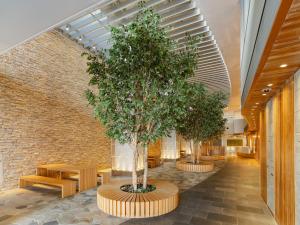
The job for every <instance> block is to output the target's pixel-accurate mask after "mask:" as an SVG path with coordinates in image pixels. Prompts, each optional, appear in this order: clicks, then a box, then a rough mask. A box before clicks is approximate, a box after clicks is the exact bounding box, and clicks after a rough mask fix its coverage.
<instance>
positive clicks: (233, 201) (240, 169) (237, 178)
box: [122, 158, 276, 225]
mask: <svg viewBox="0 0 300 225" xmlns="http://www.w3.org/2000/svg"><path fill="white" fill-rule="evenodd" d="M131 224H138V225H146V224H147V225H151V224H153V225H154V224H155V225H187V224H191V225H275V224H276V222H275V221H274V219H273V217H272V216H271V214H270V212H269V210H268V208H267V206H266V205H265V203H264V202H263V200H262V198H261V197H260V194H259V167H258V165H257V163H256V161H255V160H251V159H237V158H234V159H229V160H228V161H227V163H226V165H225V166H224V167H223V168H222V169H221V170H220V171H219V172H217V173H215V174H214V175H212V176H210V177H209V178H208V179H206V180H205V181H203V182H202V183H199V184H197V185H195V186H193V187H192V188H189V189H188V190H186V191H184V192H183V193H181V195H180V205H179V207H178V208H177V209H176V210H175V211H173V212H171V213H169V214H167V215H164V216H160V217H156V218H151V219H147V220H146V219H131V220H128V221H126V222H124V223H122V225H131Z"/></svg>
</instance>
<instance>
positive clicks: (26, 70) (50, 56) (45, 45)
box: [0, 30, 111, 190]
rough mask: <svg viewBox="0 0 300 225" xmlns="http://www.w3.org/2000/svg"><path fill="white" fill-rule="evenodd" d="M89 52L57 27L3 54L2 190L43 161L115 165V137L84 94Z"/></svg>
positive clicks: (0, 74) (0, 103)
mask: <svg viewBox="0 0 300 225" xmlns="http://www.w3.org/2000/svg"><path fill="white" fill-rule="evenodd" d="M83 51H84V49H83V48H82V47H81V46H79V45H78V44H77V43H75V42H73V41H72V40H70V39H69V38H67V37H65V36H64V35H62V34H60V33H59V32H58V31H55V30H54V31H51V32H47V33H44V34H42V35H40V36H39V37H37V38H35V39H34V40H31V41H29V42H27V43H25V44H22V45H20V46H18V47H16V48H14V49H12V50H11V51H9V52H7V53H5V54H3V55H0V155H2V157H3V182H2V184H1V183H0V190H6V189H11V188H14V187H17V183H18V178H19V176H20V175H26V174H33V173H34V172H35V167H36V166H37V165H39V164H42V163H52V162H53V163H54V162H55V163H59V162H69V163H77V162H88V163H97V164H101V163H111V141H110V140H109V139H108V138H107V137H105V130H104V128H103V127H102V126H101V125H100V124H99V123H98V121H96V120H95V119H94V118H93V116H92V109H91V108H90V107H88V106H87V100H86V99H85V97H84V90H85V89H86V88H87V83H88V75H87V74H86V72H85V71H86V60H85V59H84V58H82V57H81V53H82V52H83ZM0 172H1V171H0ZM0 177H1V175H0Z"/></svg>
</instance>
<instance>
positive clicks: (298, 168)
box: [294, 70, 300, 225]
mask: <svg viewBox="0 0 300 225" xmlns="http://www.w3.org/2000/svg"><path fill="white" fill-rule="evenodd" d="M294 89H295V93H294V94H295V95H294V96H295V98H294V106H295V108H294V113H295V114H294V115H295V118H294V119H295V148H294V149H295V162H294V163H295V196H296V199H295V203H296V209H295V212H296V219H295V225H300V215H299V214H300V70H298V71H297V73H296V74H295V88H294Z"/></svg>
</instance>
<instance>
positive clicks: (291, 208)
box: [259, 80, 295, 225]
mask: <svg viewBox="0 0 300 225" xmlns="http://www.w3.org/2000/svg"><path fill="white" fill-rule="evenodd" d="M272 116H273V123H274V151H275V152H274V154H275V218H276V220H277V222H278V224H279V225H294V224H295V186H294V184H295V178H294V81H293V80H290V81H289V82H288V83H286V84H285V85H284V86H283V87H282V89H281V90H280V92H278V93H277V94H276V95H275V96H274V98H273V115H272ZM266 127H267V126H266V115H265V110H263V111H261V113H260V127H259V155H260V165H261V195H262V197H263V199H264V200H265V201H266V202H267V185H268V183H267V168H266V166H267V164H266V161H267V160H268V159H267V157H268V155H267V153H266V133H267V132H266V130H265V129H266Z"/></svg>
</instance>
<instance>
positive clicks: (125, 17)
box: [60, 0, 230, 94]
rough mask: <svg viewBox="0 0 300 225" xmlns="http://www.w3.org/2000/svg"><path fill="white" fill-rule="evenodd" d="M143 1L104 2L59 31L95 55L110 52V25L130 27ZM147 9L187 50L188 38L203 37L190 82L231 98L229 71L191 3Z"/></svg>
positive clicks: (172, 0) (154, 0)
mask: <svg viewBox="0 0 300 225" xmlns="http://www.w3.org/2000/svg"><path fill="white" fill-rule="evenodd" d="M139 2H140V0H116V1H104V2H103V3H102V4H100V5H98V6H97V8H95V9H93V10H91V11H90V12H87V13H85V14H84V15H81V16H80V17H78V18H77V19H75V20H72V21H69V22H68V23H66V24H64V25H63V26H61V27H60V29H61V30H62V32H64V33H65V34H67V35H69V36H70V37H71V38H72V39H74V40H76V41H77V42H78V43H80V44H82V45H83V46H84V47H85V48H89V49H91V50H92V51H93V50H97V49H102V48H109V47H110V43H109V39H110V31H109V29H108V26H109V25H113V26H116V25H121V24H127V23H129V22H130V21H132V20H133V19H134V18H135V16H136V15H137V13H138V11H139V7H138V3H139ZM146 7H152V8H153V9H154V11H155V12H157V13H159V14H160V15H161V18H162V23H161V26H162V27H165V28H166V29H167V31H168V35H169V37H170V38H171V39H173V40H175V41H176V42H177V43H178V49H180V48H184V46H185V36H186V34H189V35H191V36H194V35H197V34H202V35H203V41H202V42H201V43H200V44H199V46H198V53H199V54H198V68H197V70H196V73H195V75H194V76H193V77H192V78H190V82H201V83H203V84H205V85H206V86H207V88H208V89H209V90H211V91H219V90H221V91H224V92H225V93H227V94H230V80H229V75H228V70H227V68H226V65H225V63H224V60H223V57H222V54H221V52H220V50H219V47H218V45H217V42H216V40H215V39H214V36H213V35H212V32H211V31H210V29H209V26H208V25H207V22H206V20H205V19H204V17H203V15H202V14H201V13H200V10H199V9H198V8H197V7H196V5H195V3H194V2H193V1H191V0H148V1H146Z"/></svg>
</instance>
